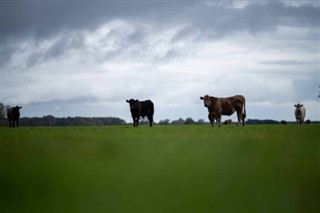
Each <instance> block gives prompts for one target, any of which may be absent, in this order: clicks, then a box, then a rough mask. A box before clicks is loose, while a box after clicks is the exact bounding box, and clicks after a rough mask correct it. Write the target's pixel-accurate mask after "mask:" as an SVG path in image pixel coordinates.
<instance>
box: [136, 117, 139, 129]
mask: <svg viewBox="0 0 320 213" xmlns="http://www.w3.org/2000/svg"><path fill="white" fill-rule="evenodd" d="M139 118H140V117H137V118H136V127H138V126H139Z"/></svg>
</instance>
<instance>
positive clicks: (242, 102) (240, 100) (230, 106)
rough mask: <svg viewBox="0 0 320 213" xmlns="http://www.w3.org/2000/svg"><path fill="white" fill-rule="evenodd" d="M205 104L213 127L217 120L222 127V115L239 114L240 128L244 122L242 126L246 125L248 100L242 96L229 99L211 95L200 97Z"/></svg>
mask: <svg viewBox="0 0 320 213" xmlns="http://www.w3.org/2000/svg"><path fill="white" fill-rule="evenodd" d="M200 99H201V100H203V102H204V106H205V107H207V108H208V111H209V114H208V117H209V120H210V123H211V125H212V126H214V121H215V120H216V121H217V122H218V124H219V127H220V126H221V116H222V115H229V116H230V115H232V114H233V113H234V112H237V116H238V126H240V123H241V121H242V125H243V126H244V125H245V118H246V99H245V98H244V97H243V96H242V95H235V96H232V97H228V98H217V97H213V96H209V95H205V96H204V97H200Z"/></svg>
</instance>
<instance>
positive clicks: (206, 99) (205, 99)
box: [200, 95, 213, 107]
mask: <svg viewBox="0 0 320 213" xmlns="http://www.w3.org/2000/svg"><path fill="white" fill-rule="evenodd" d="M212 99H213V97H212V96H209V95H205V96H204V97H200V100H203V104H204V106H205V107H210V106H211V104H212Z"/></svg>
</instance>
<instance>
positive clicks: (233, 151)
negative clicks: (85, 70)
mask: <svg viewBox="0 0 320 213" xmlns="http://www.w3.org/2000/svg"><path fill="white" fill-rule="evenodd" d="M319 130H320V126H319V125H302V126H298V125H265V126H264V125H259V126H246V127H244V128H243V127H236V126H223V127H221V128H218V127H214V128H211V127H209V126H155V127H152V128H149V127H147V126H141V127H139V128H133V127H131V126H130V127H129V126H118V127H114V126H113V127H65V128H63V127H55V128H45V127H37V128H27V127H24V128H19V129H9V128H0V163H1V164H0V187H1V188H0V199H1V200H0V212H320V205H319V203H320V202H319V201H320V140H319V139H320V137H319V134H320V131H319Z"/></svg>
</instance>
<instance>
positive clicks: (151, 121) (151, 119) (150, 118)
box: [148, 100, 154, 126]
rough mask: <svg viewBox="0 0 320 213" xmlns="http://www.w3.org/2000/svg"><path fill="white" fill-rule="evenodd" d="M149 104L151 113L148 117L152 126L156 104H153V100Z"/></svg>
mask: <svg viewBox="0 0 320 213" xmlns="http://www.w3.org/2000/svg"><path fill="white" fill-rule="evenodd" d="M148 102H149V103H148V105H149V113H148V119H149V122H150V126H152V123H153V114H154V106H153V102H152V101H150V100H149V101H148Z"/></svg>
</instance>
